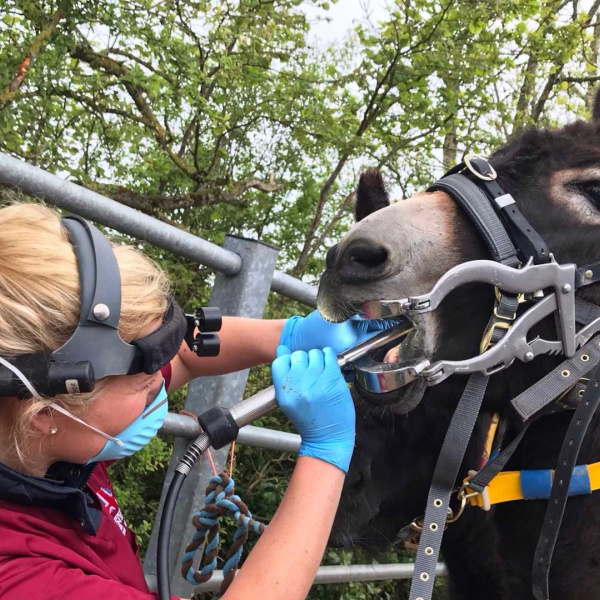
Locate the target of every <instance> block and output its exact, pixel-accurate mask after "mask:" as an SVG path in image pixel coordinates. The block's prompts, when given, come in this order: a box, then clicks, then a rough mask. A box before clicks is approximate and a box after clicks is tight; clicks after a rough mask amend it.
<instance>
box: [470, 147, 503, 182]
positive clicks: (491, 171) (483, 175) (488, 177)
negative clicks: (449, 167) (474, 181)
mask: <svg viewBox="0 0 600 600" xmlns="http://www.w3.org/2000/svg"><path fill="white" fill-rule="evenodd" d="M474 160H480V161H483V162H485V164H486V168H487V170H488V172H487V174H486V173H481V172H480V171H478V170H477V168H476V167H475V165H474V164H473V163H472V162H471V161H474ZM463 162H464V163H465V166H466V167H467V169H469V171H471V173H473V175H475V177H478V178H479V179H482V180H483V181H493V180H494V179H496V178H497V177H498V174H497V173H496V170H495V169H494V167H492V165H491V164H490V163H489V161H488V160H487V158H484V157H483V156H479V154H465V155H464V157H463Z"/></svg>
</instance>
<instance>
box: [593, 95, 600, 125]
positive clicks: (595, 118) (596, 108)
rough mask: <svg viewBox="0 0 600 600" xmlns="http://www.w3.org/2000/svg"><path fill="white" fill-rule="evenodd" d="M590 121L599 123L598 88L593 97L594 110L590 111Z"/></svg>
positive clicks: (599, 100)
mask: <svg viewBox="0 0 600 600" xmlns="http://www.w3.org/2000/svg"><path fill="white" fill-rule="evenodd" d="M592 121H596V122H599V121H600V87H599V88H598V89H597V90H596V95H595V97H594V108H593V109H592Z"/></svg>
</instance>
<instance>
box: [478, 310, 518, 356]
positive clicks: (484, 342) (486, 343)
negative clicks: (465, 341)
mask: <svg viewBox="0 0 600 600" xmlns="http://www.w3.org/2000/svg"><path fill="white" fill-rule="evenodd" d="M515 317H516V314H515ZM511 327H512V324H511V323H507V322H506V321H495V322H494V323H492V324H491V325H490V327H488V329H487V330H486V332H485V333H484V334H483V337H482V338H481V343H480V344H479V354H483V353H484V352H485V351H486V350H489V349H490V348H491V347H492V346H493V345H494V342H492V338H493V337H494V332H495V331H496V329H503V330H504V331H508V330H509V329H510V328H511Z"/></svg>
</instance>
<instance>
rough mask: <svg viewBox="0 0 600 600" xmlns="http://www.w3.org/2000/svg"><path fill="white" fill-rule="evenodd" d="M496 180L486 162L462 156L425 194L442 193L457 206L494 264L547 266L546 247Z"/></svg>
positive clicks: (472, 156) (479, 157) (476, 157)
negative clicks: (449, 197) (530, 263)
mask: <svg viewBox="0 0 600 600" xmlns="http://www.w3.org/2000/svg"><path fill="white" fill-rule="evenodd" d="M496 178H497V175H496V171H495V170H494V168H493V167H492V165H491V164H490V163H489V161H488V160H486V159H485V158H483V157H481V156H476V155H466V156H465V158H464V161H463V162H461V163H459V164H458V165H456V166H455V167H454V168H452V169H451V170H450V171H448V173H446V175H444V177H442V179H441V180H439V181H436V182H435V183H434V184H433V185H432V186H431V187H430V188H429V189H428V190H427V191H436V190H441V191H444V192H446V193H447V194H449V195H450V196H451V197H452V198H453V199H454V200H455V201H456V202H458V204H460V206H461V207H462V208H463V209H464V210H465V211H466V212H467V215H468V216H469V218H470V219H471V221H472V222H473V223H474V224H475V227H476V228H477V230H478V231H479V233H480V234H481V235H482V237H483V239H484V241H485V243H486V245H487V247H488V249H489V251H490V253H491V254H492V258H493V259H494V260H496V261H497V262H501V263H504V264H506V265H509V266H513V267H516V266H518V265H519V263H520V262H527V261H528V260H530V259H533V262H534V263H535V264H541V263H546V262H548V261H549V260H550V252H549V250H548V246H546V244H545V242H544V240H543V239H542V237H541V236H540V235H539V234H538V233H537V232H536V231H535V229H534V228H533V227H532V226H531V224H530V223H529V222H528V221H527V219H525V217H524V216H523V214H522V213H521V211H520V210H519V208H518V207H517V205H516V203H515V200H514V198H513V197H512V196H511V195H510V194H507V193H506V192H505V191H504V190H503V189H502V187H501V186H500V185H499V184H498V182H497V181H496ZM494 217H495V218H494Z"/></svg>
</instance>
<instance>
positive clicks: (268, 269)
mask: <svg viewBox="0 0 600 600" xmlns="http://www.w3.org/2000/svg"><path fill="white" fill-rule="evenodd" d="M224 247H225V248H226V249H227V250H230V251H231V252H235V253H236V254H238V255H240V256H243V257H244V262H243V265H242V269H241V271H240V272H239V273H238V274H237V275H236V276H235V277H228V276H226V275H223V274H221V273H219V274H218V275H217V277H216V278H215V285H214V288H213V292H212V295H211V299H210V304H211V306H218V307H219V308H220V309H221V311H222V312H223V314H224V315H236V316H242V317H254V318H259V317H262V315H263V312H264V309H265V305H266V303H267V298H268V295H269V288H270V285H271V280H272V278H273V271H274V270H275V263H276V262H277V254H278V250H277V249H276V248H274V247H273V246H269V245H268V244H263V243H261V242H257V241H256V240H247V239H243V238H239V237H234V236H227V238H226V239H225V243H224ZM247 378H248V370H244V371H237V372H235V373H230V374H229V375H225V376H218V377H202V378H198V379H195V380H194V381H192V382H191V383H190V385H189V388H188V395H187V399H186V403H185V408H186V409H187V410H188V411H190V412H191V413H193V414H201V413H203V412H204V411H206V410H208V409H209V408H211V407H212V406H217V405H218V406H224V407H231V406H233V405H234V404H237V403H238V402H240V401H241V400H242V398H243V394H244V388H245V387H246V380H247ZM187 445H188V440H186V439H182V438H179V439H178V440H176V442H175V446H174V448H173V456H172V458H171V462H170V465H169V470H168V472H167V476H166V479H165V483H164V486H163V496H162V499H161V505H160V507H159V517H160V514H161V508H162V502H163V500H164V497H165V494H166V489H167V488H168V486H169V485H170V483H171V479H172V477H173V470H174V468H175V466H176V465H177V464H178V462H179V460H180V458H181V457H182V455H183V453H184V451H185V449H186V447H187ZM212 457H213V460H214V462H215V465H216V468H217V470H222V469H223V468H224V466H225V462H226V460H227V448H222V449H221V450H217V451H214V450H213V451H212ZM212 474H213V473H212V470H211V468H210V465H209V463H208V461H207V460H204V459H203V460H201V461H200V464H199V465H198V466H197V467H196V468H194V469H193V470H192V471H191V473H190V474H189V475H188V477H187V479H186V481H185V483H184V484H183V489H182V493H181V495H180V496H179V501H178V502H177V506H176V508H175V516H174V520H173V528H172V532H171V540H170V557H171V562H170V568H171V574H172V579H171V591H172V593H173V595H174V596H178V597H181V598H189V597H190V594H191V590H192V586H191V585H190V584H188V583H187V582H186V581H185V580H184V579H183V578H182V577H181V575H180V573H179V569H180V562H179V561H180V560H181V556H182V555H183V551H184V549H185V547H186V545H187V544H188V543H189V542H190V540H191V539H192V536H193V534H194V532H195V529H194V527H193V525H192V514H193V512H194V511H196V510H198V508H199V507H201V506H203V505H204V497H205V488H206V485H207V483H208V481H209V479H210V477H211V476H212ZM157 523H158V520H157V521H156V522H155V523H154V527H153V530H152V535H151V536H150V543H149V545H148V552H147V554H146V561H145V563H144V569H145V571H146V572H147V573H151V574H152V573H156V543H157V541H158V526H157Z"/></svg>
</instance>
